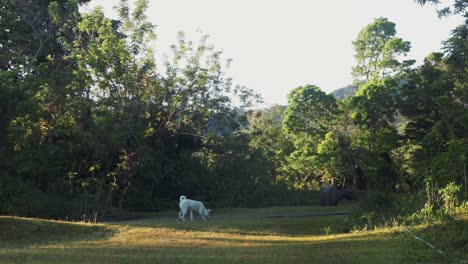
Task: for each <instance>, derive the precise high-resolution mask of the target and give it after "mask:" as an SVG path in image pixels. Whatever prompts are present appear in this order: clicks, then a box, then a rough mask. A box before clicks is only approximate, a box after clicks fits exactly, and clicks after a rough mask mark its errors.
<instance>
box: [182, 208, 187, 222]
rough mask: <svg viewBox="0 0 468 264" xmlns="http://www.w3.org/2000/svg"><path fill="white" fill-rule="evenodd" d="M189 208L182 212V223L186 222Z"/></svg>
mask: <svg viewBox="0 0 468 264" xmlns="http://www.w3.org/2000/svg"><path fill="white" fill-rule="evenodd" d="M187 210H188V208H184V209H182V210H181V212H182V222H185V214H186V213H187Z"/></svg>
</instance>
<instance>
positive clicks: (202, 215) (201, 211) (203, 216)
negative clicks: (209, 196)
mask: <svg viewBox="0 0 468 264" xmlns="http://www.w3.org/2000/svg"><path fill="white" fill-rule="evenodd" d="M198 213H199V214H200V215H201V217H202V218H203V220H205V221H207V220H206V217H205V214H204V213H203V207H200V209H198Z"/></svg>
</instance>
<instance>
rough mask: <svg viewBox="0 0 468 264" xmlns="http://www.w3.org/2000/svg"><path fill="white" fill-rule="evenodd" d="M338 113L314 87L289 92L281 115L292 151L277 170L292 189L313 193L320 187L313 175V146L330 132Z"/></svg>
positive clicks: (328, 97)
mask: <svg viewBox="0 0 468 264" xmlns="http://www.w3.org/2000/svg"><path fill="white" fill-rule="evenodd" d="M337 113H338V111H337V104H336V101H335V98H334V97H333V95H327V94H325V93H324V92H322V91H321V90H320V88H318V87H317V86H315V85H306V86H301V87H298V88H296V89H294V90H292V91H291V92H290V93H289V95H288V107H287V108H286V110H285V112H284V119H283V130H284V132H285V134H286V135H287V137H288V138H289V139H290V140H291V142H292V143H293V144H294V151H293V152H292V153H291V154H290V155H289V157H287V163H286V164H285V166H282V168H281V171H282V172H281V174H282V175H283V180H284V181H285V182H287V183H288V184H289V185H290V186H292V187H293V188H295V189H313V188H318V187H319V185H320V177H319V174H317V173H316V170H315V164H316V161H315V159H316V153H317V146H318V144H319V143H320V142H321V141H322V140H323V138H324V137H325V134H326V133H327V132H328V131H329V130H331V128H332V125H333V123H334V119H335V115H336V114H337Z"/></svg>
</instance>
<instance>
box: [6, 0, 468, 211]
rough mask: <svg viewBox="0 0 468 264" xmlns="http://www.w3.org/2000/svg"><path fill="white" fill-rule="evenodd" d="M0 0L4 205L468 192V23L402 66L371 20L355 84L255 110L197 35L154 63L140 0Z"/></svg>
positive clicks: (441, 200) (440, 197)
mask: <svg viewBox="0 0 468 264" xmlns="http://www.w3.org/2000/svg"><path fill="white" fill-rule="evenodd" d="M0 1H1V2H0V3H1V6H0V17H1V19H0V79H1V85H0V201H1V202H0V213H1V214H18V215H38V216H39V215H40V216H49V217H62V218H63V217H71V218H85V219H90V218H96V217H99V216H102V215H103V214H104V215H105V214H109V213H111V212H112V210H114V209H115V208H120V209H124V210H157V209H160V208H164V207H168V206H170V207H173V206H174V205H175V202H174V201H177V198H178V196H179V195H181V194H185V195H189V196H190V197H197V198H199V199H202V200H206V201H209V202H210V203H211V204H212V205H214V206H229V207H232V206H250V207H258V206H266V205H275V204H299V203H303V202H305V201H306V200H307V197H306V196H307V193H308V192H310V191H311V190H318V189H319V188H320V187H321V186H323V185H326V184H336V185H338V186H340V187H342V188H345V187H347V188H355V189H361V190H379V192H380V196H379V197H382V199H381V200H382V201H383V202H382V204H385V203H386V202H385V201H387V200H388V199H387V198H386V197H385V195H383V194H385V193H392V192H401V193H408V192H423V193H425V194H426V196H425V197H426V198H427V199H426V198H425V199H424V201H423V202H424V203H425V204H426V205H425V207H424V208H426V210H437V209H438V207H443V208H445V209H447V208H449V209H450V208H453V207H454V206H455V207H456V205H457V204H458V203H459V201H460V199H462V196H463V195H465V196H466V192H467V191H468V190H467V181H468V179H467V177H468V176H467V172H466V162H467V160H466V159H467V149H468V137H467V134H466V133H467V132H466V131H467V129H466V127H467V125H468V111H467V110H468V87H467V83H468V82H467V81H468V80H467V78H468V77H467V74H466V69H467V68H468V67H467V49H468V46H467V45H468V44H467V43H468V42H467V36H468V34H467V32H468V30H467V23H466V22H465V23H464V24H462V25H460V26H459V27H457V28H456V29H454V30H453V32H452V35H451V37H450V38H449V39H448V40H447V41H445V42H444V53H433V54H429V55H428V57H427V58H426V59H425V61H424V63H423V64H422V65H420V66H417V67H411V65H412V64H413V63H414V61H412V60H402V56H404V55H405V54H406V53H407V52H408V51H409V50H410V47H411V45H410V43H409V42H408V41H404V40H402V39H401V38H399V37H397V35H396V33H397V32H396V25H395V24H394V23H393V22H391V21H389V20H388V19H386V18H377V19H375V20H374V21H373V22H372V23H371V24H369V25H368V26H366V27H365V28H364V29H363V30H362V31H361V32H360V33H359V34H358V36H357V39H356V40H355V41H354V42H353V44H354V47H355V51H356V55H355V57H356V60H357V65H356V67H354V68H353V74H354V76H355V77H356V85H357V86H355V87H357V88H356V89H357V91H356V93H355V94H354V96H349V97H346V98H343V99H339V100H338V99H336V98H335V97H333V96H332V95H327V94H325V93H324V92H323V91H321V90H320V88H319V87H317V86H315V85H304V86H300V87H297V88H296V89H293V90H292V91H291V93H290V94H289V96H288V105H287V106H284V107H283V106H274V107H271V108H266V109H257V110H253V108H252V106H254V103H255V102H256V101H259V100H260V98H258V96H257V95H255V94H254V93H253V92H252V91H251V90H249V89H247V88H245V87H241V86H234V85H233V84H232V82H231V79H230V78H228V77H227V76H226V74H225V71H226V68H227V67H229V60H224V59H223V57H222V53H221V52H220V51H218V50H216V49H215V48H214V47H213V46H212V45H210V44H209V42H208V38H207V37H205V36H203V37H202V38H201V39H200V41H198V42H197V43H193V42H191V41H189V40H186V38H185V37H184V34H183V33H180V34H179V36H178V39H177V42H176V44H175V45H173V46H172V54H171V55H169V56H168V57H167V59H166V60H165V61H163V62H159V61H156V60H155V58H154V52H155V50H154V49H155V47H154V43H153V40H154V38H155V26H154V25H152V24H151V23H149V22H148V19H147V17H146V14H145V11H146V8H147V5H148V1H145V0H138V1H136V2H135V5H134V6H133V7H130V6H129V4H128V3H127V1H126V0H121V1H120V2H119V5H118V6H117V7H116V10H117V12H118V14H119V19H118V20H111V19H109V18H106V17H105V16H104V14H103V11H102V10H101V9H99V8H97V9H95V10H93V11H91V12H89V13H80V11H79V5H81V4H83V3H84V2H87V1H83V0H82V1H76V0H60V1H52V0H44V1H27V0H16V1H10V0H0ZM419 2H421V3H423V4H424V3H425V2H426V1H419ZM429 2H430V1H429ZM454 8H455V9H454V11H453V12H455V13H458V14H466V13H464V12H465V11H464V10H465V8H466V5H464V4H463V2H462V1H460V2H458V1H457V3H456V6H455V7H454ZM352 87H354V86H352ZM354 90H355V89H354V88H353V89H352V91H353V92H352V93H354ZM350 95H351V94H350ZM374 198H375V197H374ZM374 201H375V200H374ZM364 204H365V203H364ZM374 204H375V205H376V207H378V206H379V205H378V204H377V203H374ZM427 204H429V205H427ZM420 207H421V206H420ZM427 208H429V209H427ZM374 209H375V208H374ZM374 209H372V208H371V209H370V210H374Z"/></svg>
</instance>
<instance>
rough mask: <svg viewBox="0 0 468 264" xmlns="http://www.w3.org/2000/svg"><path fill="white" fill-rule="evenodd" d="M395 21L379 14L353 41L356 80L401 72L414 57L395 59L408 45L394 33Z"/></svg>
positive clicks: (407, 48) (407, 50) (401, 54)
mask: <svg viewBox="0 0 468 264" xmlns="http://www.w3.org/2000/svg"><path fill="white" fill-rule="evenodd" d="M395 35H396V30H395V23H393V22H391V21H389V20H388V19H387V18H383V17H379V18H376V19H375V20H374V22H373V23H372V24H369V25H367V26H366V27H365V28H364V29H362V30H361V32H360V33H359V35H358V38H357V39H356V40H355V41H353V45H354V49H355V51H356V54H355V56H354V57H355V58H356V62H357V65H356V66H355V67H353V75H354V77H356V78H357V80H358V81H363V80H364V81H367V80H369V79H371V78H373V77H386V76H391V75H394V74H395V73H398V72H401V71H402V70H403V69H404V68H406V67H408V66H410V65H411V64H413V63H414V61H410V60H407V61H403V62H400V61H399V57H401V56H405V55H406V53H407V52H409V50H410V48H411V44H410V43H409V42H408V41H404V40H402V39H401V38H397V37H395Z"/></svg>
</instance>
